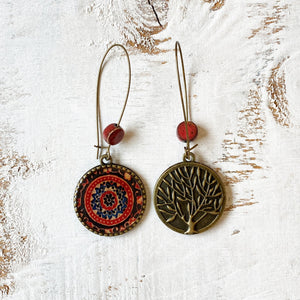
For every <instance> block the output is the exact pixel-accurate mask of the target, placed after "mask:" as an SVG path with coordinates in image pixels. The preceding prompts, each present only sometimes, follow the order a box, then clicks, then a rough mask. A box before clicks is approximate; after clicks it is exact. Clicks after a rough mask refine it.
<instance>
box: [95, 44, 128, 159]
mask: <svg viewBox="0 0 300 300" xmlns="http://www.w3.org/2000/svg"><path fill="white" fill-rule="evenodd" d="M114 47H120V48H122V49H123V50H124V52H125V54H126V57H127V63H128V73H129V74H128V86H127V93H126V98H125V102H124V105H123V109H122V112H121V115H120V118H119V121H118V123H117V125H118V126H119V125H120V123H121V120H122V118H123V115H124V111H125V108H126V105H127V101H128V97H129V92H130V85H131V65H130V59H129V55H128V52H127V50H126V48H125V47H124V46H123V45H120V44H114V45H112V46H111V47H109V48H108V49H107V51H106V52H105V54H104V57H103V58H102V61H101V64H100V68H99V75H98V81H97V97H96V124H97V145H95V146H94V147H96V148H97V159H99V158H100V160H101V162H102V161H103V159H105V160H108V161H109V160H111V155H110V146H111V145H109V146H108V147H107V151H106V153H105V154H104V155H102V149H103V148H104V147H103V136H102V125H101V118H100V116H101V114H100V84H101V76H102V72H103V65H104V61H105V58H106V56H107V54H108V53H109V51H110V50H111V49H112V48H114ZM100 140H101V141H100Z"/></svg>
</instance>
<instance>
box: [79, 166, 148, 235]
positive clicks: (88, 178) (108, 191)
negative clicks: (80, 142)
mask: <svg viewBox="0 0 300 300" xmlns="http://www.w3.org/2000/svg"><path fill="white" fill-rule="evenodd" d="M145 206H146V193H145V188H144V185H143V183H142V181H141V179H140V178H139V177H138V176H137V175H136V174H135V173H134V172H133V171H132V170H130V169H128V168H126V167H124V166H121V165H116V164H107V165H99V166H97V167H94V168H92V169H91V170H89V171H88V172H86V173H85V174H84V175H83V176H82V177H81V179H80V181H79V183H78V185H77V187H76V191H75V195H74V207H75V211H76V214H77V216H78V218H79V220H80V221H81V223H82V224H83V225H84V226H85V227H86V228H87V229H89V230H90V231H92V232H94V233H96V234H99V235H106V236H113V235H119V234H123V233H125V232H127V231H128V230H130V229H131V228H133V227H134V226H135V225H136V224H137V223H138V222H139V220H140V219H141V217H142V215H143V213H144V210H145Z"/></svg>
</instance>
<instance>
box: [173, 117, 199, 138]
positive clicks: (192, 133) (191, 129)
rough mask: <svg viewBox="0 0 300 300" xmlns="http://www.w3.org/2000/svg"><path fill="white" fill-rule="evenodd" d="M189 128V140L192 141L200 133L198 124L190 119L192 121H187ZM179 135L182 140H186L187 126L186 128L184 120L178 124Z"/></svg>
mask: <svg viewBox="0 0 300 300" xmlns="http://www.w3.org/2000/svg"><path fill="white" fill-rule="evenodd" d="M187 129H188V137H189V140H190V141H192V140H194V139H195V138H196V137H197V135H198V128H197V125H196V124H195V123H193V122H191V121H190V122H188V123H187ZM177 137H178V138H179V139H180V140H181V141H183V142H186V128H185V122H184V121H183V122H181V123H180V124H179V125H178V126H177Z"/></svg>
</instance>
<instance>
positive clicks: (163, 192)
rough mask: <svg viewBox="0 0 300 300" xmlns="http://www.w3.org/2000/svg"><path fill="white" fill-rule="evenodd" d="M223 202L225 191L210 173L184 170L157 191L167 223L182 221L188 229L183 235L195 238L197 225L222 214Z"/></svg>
mask: <svg viewBox="0 0 300 300" xmlns="http://www.w3.org/2000/svg"><path fill="white" fill-rule="evenodd" d="M223 198H224V197H223V191H222V187H221V186H220V183H219V181H218V179H217V178H215V176H214V175H213V174H212V173H211V172H210V171H208V170H207V169H204V168H200V167H198V166H181V167H178V168H177V169H175V170H173V171H171V172H169V173H168V174H167V176H166V177H164V178H163V179H162V182H161V184H160V186H159V187H158V190H157V208H158V210H159V212H160V213H161V214H162V215H163V216H164V217H165V219H166V222H167V223H172V222H174V221H176V222H177V223H178V220H180V222H182V223H183V225H184V227H185V228H186V230H185V232H184V233H185V234H193V233H197V229H196V226H197V224H200V222H201V221H202V222H204V220H205V218H207V217H209V219H212V218H211V217H213V219H214V216H215V218H216V217H217V216H218V215H219V214H220V213H221V211H222V206H223ZM203 224H205V223H203ZM200 227H201V226H200ZM203 227H205V225H204V226H203Z"/></svg>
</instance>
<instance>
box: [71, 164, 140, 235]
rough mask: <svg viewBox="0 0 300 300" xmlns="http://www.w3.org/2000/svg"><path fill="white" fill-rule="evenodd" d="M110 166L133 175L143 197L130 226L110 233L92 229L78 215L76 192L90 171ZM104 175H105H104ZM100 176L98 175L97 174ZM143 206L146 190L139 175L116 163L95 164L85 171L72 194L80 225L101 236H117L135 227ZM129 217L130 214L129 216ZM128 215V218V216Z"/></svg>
mask: <svg viewBox="0 0 300 300" xmlns="http://www.w3.org/2000/svg"><path fill="white" fill-rule="evenodd" d="M110 168H113V169H117V170H120V171H121V172H124V171H125V172H126V173H128V174H129V175H130V176H133V177H134V179H135V181H136V183H138V185H139V186H140V190H141V196H142V199H143V204H142V208H141V211H140V213H139V215H138V216H137V217H136V219H135V221H134V223H133V224H131V225H130V226H128V227H127V228H126V229H125V230H123V231H117V232H110V233H105V232H104V233H102V232H99V231H96V230H93V229H92V228H90V227H89V226H88V225H87V224H86V222H85V221H84V220H83V219H82V218H81V217H80V215H79V211H78V207H77V206H78V205H77V203H78V200H77V199H78V198H79V197H78V192H79V189H80V188H81V187H82V185H83V184H86V183H85V182H86V180H87V179H88V176H90V175H91V174H92V173H94V172H97V171H101V170H103V169H110ZM104 176H105V175H104ZM99 177H100V176H99ZM133 196H134V200H136V199H135V195H133ZM145 208H146V191H145V187H144V184H143V182H142V180H141V179H140V177H139V176H138V175H137V174H136V173H135V172H133V171H132V170H131V169H129V168H127V167H124V166H122V165H117V164H104V165H99V166H96V167H94V168H92V169H90V170H89V171H87V172H86V173H85V174H84V175H83V176H82V177H81V178H80V180H79V182H78V184H77V186H76V189H75V194H74V209H75V212H76V215H77V217H78V219H79V221H80V222H81V223H82V225H83V226H84V227H86V228H87V229H88V230H89V231H91V232H93V233H95V234H98V235H102V236H117V235H121V234H124V233H126V232H128V231H129V230H131V229H132V228H133V227H135V226H136V225H137V224H138V223H139V221H140V220H141V218H142V216H143V214H144V211H145ZM129 217H130V216H129ZM129 217H128V218H129ZM128 218H126V219H125V220H128Z"/></svg>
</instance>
